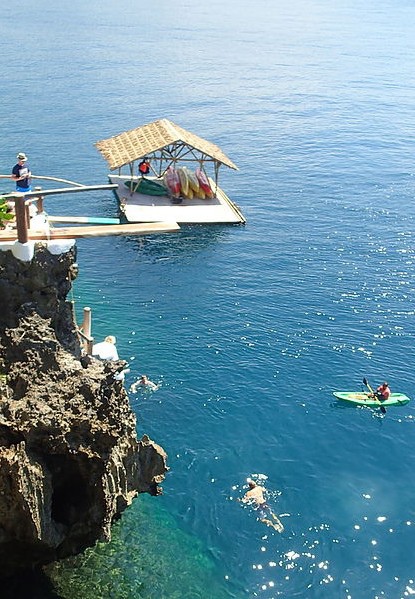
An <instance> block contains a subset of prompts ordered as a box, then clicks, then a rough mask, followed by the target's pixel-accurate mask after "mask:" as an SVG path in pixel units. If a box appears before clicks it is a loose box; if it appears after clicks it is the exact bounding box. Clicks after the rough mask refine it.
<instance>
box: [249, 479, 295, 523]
mask: <svg viewBox="0 0 415 599" xmlns="http://www.w3.org/2000/svg"><path fill="white" fill-rule="evenodd" d="M248 485H249V489H248V491H247V492H246V493H245V495H244V496H243V497H242V499H241V500H240V501H242V503H248V504H251V505H253V506H254V507H255V509H256V510H258V512H259V520H260V521H261V522H263V523H264V524H266V525H267V526H272V528H274V529H275V530H276V531H277V532H283V530H284V526H283V524H282V522H281V520H280V519H279V518H278V516H276V515H275V514H274V512H273V511H272V510H271V508H270V507H269V505H268V504H267V502H266V500H265V497H264V493H265V488H264V487H261V486H260V485H257V483H256V482H255V481H254V480H252V479H251V478H248Z"/></svg>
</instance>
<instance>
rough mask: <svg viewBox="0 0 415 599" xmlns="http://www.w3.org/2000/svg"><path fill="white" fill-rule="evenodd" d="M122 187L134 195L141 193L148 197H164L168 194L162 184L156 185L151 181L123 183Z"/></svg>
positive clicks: (138, 180) (137, 180)
mask: <svg viewBox="0 0 415 599" xmlns="http://www.w3.org/2000/svg"><path fill="white" fill-rule="evenodd" d="M124 185H125V186H126V187H128V189H130V190H131V191H133V192H134V193H143V194H144V195H148V196H165V195H167V193H168V192H167V189H166V188H165V187H164V185H162V183H157V181H153V180H152V179H136V180H135V181H125V183H124Z"/></svg>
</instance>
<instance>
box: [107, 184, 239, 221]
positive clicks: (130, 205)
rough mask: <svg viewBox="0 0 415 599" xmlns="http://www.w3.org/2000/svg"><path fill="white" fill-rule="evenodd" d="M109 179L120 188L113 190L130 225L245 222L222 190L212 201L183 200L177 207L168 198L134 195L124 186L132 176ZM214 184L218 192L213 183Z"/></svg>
mask: <svg viewBox="0 0 415 599" xmlns="http://www.w3.org/2000/svg"><path fill="white" fill-rule="evenodd" d="M108 178H109V180H110V181H111V183H113V184H117V185H118V186H117V188H116V189H115V190H114V191H115V194H116V196H117V198H118V201H119V203H120V208H121V210H122V211H123V213H124V215H125V218H126V219H127V220H128V222H136V223H148V222H157V221H160V220H167V221H175V222H177V223H179V224H203V223H205V224H220V223H228V224H241V223H244V222H245V218H244V217H243V215H242V213H241V211H240V210H239V208H238V207H237V206H236V204H234V203H233V202H232V201H231V200H230V199H229V198H228V196H227V195H226V194H225V192H224V191H223V190H222V189H221V188H220V187H218V188H217V190H216V196H215V197H214V198H212V199H206V200H201V199H198V198H193V199H192V200H188V199H183V200H182V202H181V203H180V204H174V203H172V200H171V199H170V198H169V197H168V196H167V195H165V196H150V195H146V194H142V193H131V191H130V190H129V189H128V188H127V187H126V185H125V181H131V177H126V176H120V175H112V174H111V175H109V176H108ZM133 180H134V179H133ZM211 185H212V188H213V189H215V187H214V184H213V182H211Z"/></svg>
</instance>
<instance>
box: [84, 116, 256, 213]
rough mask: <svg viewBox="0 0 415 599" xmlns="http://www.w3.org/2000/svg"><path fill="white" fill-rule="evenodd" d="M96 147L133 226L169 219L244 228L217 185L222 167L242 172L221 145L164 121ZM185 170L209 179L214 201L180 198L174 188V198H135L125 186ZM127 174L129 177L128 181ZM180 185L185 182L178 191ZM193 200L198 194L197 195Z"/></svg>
mask: <svg viewBox="0 0 415 599" xmlns="http://www.w3.org/2000/svg"><path fill="white" fill-rule="evenodd" d="M95 145H96V147H97V149H98V150H99V152H100V153H101V155H102V156H103V158H104V159H105V160H106V161H107V163H108V166H109V169H110V171H111V173H110V174H109V175H108V177H109V180H110V181H111V183H113V184H117V188H116V189H115V194H116V196H117V198H118V201H119V203H120V207H121V209H122V210H123V212H124V214H125V217H126V219H127V220H128V221H129V222H137V223H145V222H157V221H165V220H167V221H175V222H177V223H180V224H216V223H230V224H241V223H245V218H244V216H243V214H242V213H241V210H240V209H239V207H238V206H237V205H236V204H234V203H233V202H232V201H231V200H230V199H229V198H228V196H227V195H226V194H225V192H224V191H223V190H222V189H221V188H220V187H219V186H218V173H219V168H220V167H221V166H226V167H228V168H231V169H234V170H238V167H237V166H236V165H235V164H234V163H233V162H232V160H230V158H228V156H226V154H225V153H224V152H223V151H222V150H221V149H220V148H219V147H218V146H217V145H216V144H214V143H212V142H210V141H207V140H206V139H203V138H201V137H199V136H198V135H195V134H194V133H191V132H190V131H187V130H186V129H183V128H182V127H180V126H179V125H176V124H175V123H173V122H172V121H170V120H168V119H160V120H158V121H154V122H153V123H149V124H147V125H142V126H141V127H137V128H136V129H132V130H130V131H124V132H123V133H120V134H118V135H115V136H114V137H111V138H108V139H103V140H101V141H98V142H97V143H96V144H95ZM139 161H140V162H139ZM192 165H193V166H192ZM181 166H188V167H191V168H194V166H196V167H197V169H198V170H200V171H201V172H202V173H203V174H204V175H205V177H206V178H208V180H209V184H210V188H211V189H210V190H209V191H212V192H213V194H214V196H215V197H213V198H211V199H201V198H196V197H192V199H189V197H188V196H189V194H188V190H186V191H185V192H183V193H181V191H180V192H179V191H177V190H174V189H173V190H172V189H170V193H169V192H168V191H167V190H166V195H165V196H158V195H157V196H154V195H147V194H144V193H135V192H134V193H131V191H130V189H129V188H127V186H126V185H125V182H126V181H137V180H138V178H139V176H140V175H142V174H143V173H145V176H146V179H153V180H155V181H161V180H163V177H164V175H165V174H166V173H169V172H170V169H172V170H173V171H175V172H177V169H178V168H179V167H181ZM142 167H144V169H145V170H142ZM124 169H126V170H127V172H128V174H127V176H126V173H125V171H124V172H123V170H124ZM206 169H207V170H206ZM115 171H117V172H115ZM209 172H210V173H211V176H209ZM181 185H182V183H180V185H179V188H180V186H181ZM206 185H207V182H206ZM202 190H203V186H202ZM179 193H180V195H181V196H182V197H181V201H180V203H179V202H178V201H177V200H178V197H177V196H178V194H179ZM191 195H192V196H194V195H197V194H193V191H192V194H191ZM207 195H210V194H209V193H208V194H207ZM169 196H174V197H173V198H172V197H169Z"/></svg>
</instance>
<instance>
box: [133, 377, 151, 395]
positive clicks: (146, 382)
mask: <svg viewBox="0 0 415 599" xmlns="http://www.w3.org/2000/svg"><path fill="white" fill-rule="evenodd" d="M137 387H147V388H148V389H151V391H157V389H158V385H156V383H153V381H150V379H149V378H148V377H147V375H146V374H142V375H141V376H140V378H139V379H138V381H136V382H135V383H133V384H132V385H131V387H130V391H131V393H135V392H136V391H137Z"/></svg>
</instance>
